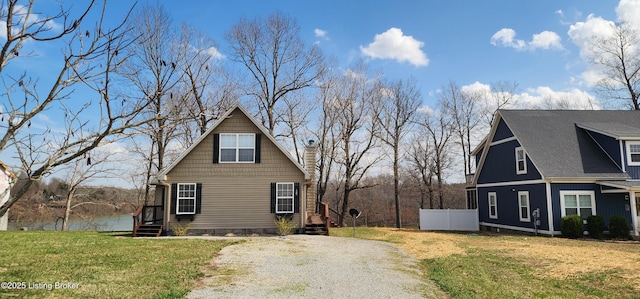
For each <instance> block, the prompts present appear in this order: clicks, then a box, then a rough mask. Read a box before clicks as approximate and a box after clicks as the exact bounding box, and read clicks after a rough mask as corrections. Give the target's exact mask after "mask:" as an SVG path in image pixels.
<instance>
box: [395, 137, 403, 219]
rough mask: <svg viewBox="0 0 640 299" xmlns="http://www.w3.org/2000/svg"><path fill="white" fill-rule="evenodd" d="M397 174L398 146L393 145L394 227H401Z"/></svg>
mask: <svg viewBox="0 0 640 299" xmlns="http://www.w3.org/2000/svg"><path fill="white" fill-rule="evenodd" d="M396 144H397V143H396ZM398 176H399V174H398V147H397V146H395V147H394V149H393V199H394V201H395V203H396V228H401V227H402V220H401V219H400V194H399V193H400V191H399V189H398V185H399V179H398Z"/></svg>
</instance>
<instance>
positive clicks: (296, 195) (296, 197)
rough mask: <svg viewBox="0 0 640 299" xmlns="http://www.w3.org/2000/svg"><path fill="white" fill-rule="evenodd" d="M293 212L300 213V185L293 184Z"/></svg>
mask: <svg viewBox="0 0 640 299" xmlns="http://www.w3.org/2000/svg"><path fill="white" fill-rule="evenodd" d="M293 212H294V213H300V183H293Z"/></svg>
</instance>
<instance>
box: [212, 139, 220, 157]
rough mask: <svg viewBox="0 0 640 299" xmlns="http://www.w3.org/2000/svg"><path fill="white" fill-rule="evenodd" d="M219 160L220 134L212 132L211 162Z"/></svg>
mask: <svg viewBox="0 0 640 299" xmlns="http://www.w3.org/2000/svg"><path fill="white" fill-rule="evenodd" d="M219 161H220V134H213V163H218V162H219Z"/></svg>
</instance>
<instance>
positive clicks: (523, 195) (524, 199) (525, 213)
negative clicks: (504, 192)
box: [518, 191, 531, 222]
mask: <svg viewBox="0 0 640 299" xmlns="http://www.w3.org/2000/svg"><path fill="white" fill-rule="evenodd" d="M518 207H519V210H520V221H522V222H531V217H530V216H529V214H530V213H529V191H518Z"/></svg>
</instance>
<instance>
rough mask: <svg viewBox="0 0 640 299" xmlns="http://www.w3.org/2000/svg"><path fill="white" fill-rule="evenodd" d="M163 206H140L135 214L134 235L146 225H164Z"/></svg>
mask: <svg viewBox="0 0 640 299" xmlns="http://www.w3.org/2000/svg"><path fill="white" fill-rule="evenodd" d="M163 219H164V218H163V213H162V206H146V205H145V206H139V207H138V209H137V210H136V211H135V212H133V235H134V236H135V235H136V232H137V231H138V229H139V228H140V226H142V225H145V224H162V220H163Z"/></svg>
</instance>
